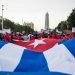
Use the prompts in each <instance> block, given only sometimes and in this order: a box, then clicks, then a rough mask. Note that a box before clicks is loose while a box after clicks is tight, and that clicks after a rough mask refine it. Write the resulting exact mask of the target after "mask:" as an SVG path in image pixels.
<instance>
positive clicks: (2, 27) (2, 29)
mask: <svg viewBox="0 0 75 75" xmlns="http://www.w3.org/2000/svg"><path fill="white" fill-rule="evenodd" d="M3 7H4V5H2V31H3V10H4V8H3Z"/></svg>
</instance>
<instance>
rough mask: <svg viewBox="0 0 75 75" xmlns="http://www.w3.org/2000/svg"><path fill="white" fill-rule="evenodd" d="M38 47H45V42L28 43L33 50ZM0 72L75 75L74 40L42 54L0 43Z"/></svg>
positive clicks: (55, 46) (57, 45)
mask: <svg viewBox="0 0 75 75" xmlns="http://www.w3.org/2000/svg"><path fill="white" fill-rule="evenodd" d="M39 45H46V42H45V41H43V40H42V41H41V40H40V41H35V42H34V43H30V46H33V47H34V49H35V48H37V46H39ZM41 47H43V46H41ZM0 71H9V72H60V73H65V74H72V75H75V38H74V39H71V40H68V41H65V42H62V43H61V44H56V45H54V46H53V47H52V48H49V49H48V50H45V51H43V52H37V51H36V50H35V51H32V50H30V49H28V48H25V47H22V46H19V45H15V44H12V43H7V42H4V41H0Z"/></svg>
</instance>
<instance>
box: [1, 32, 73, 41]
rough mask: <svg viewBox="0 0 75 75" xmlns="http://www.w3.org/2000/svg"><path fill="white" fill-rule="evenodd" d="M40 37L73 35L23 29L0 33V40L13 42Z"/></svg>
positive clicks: (71, 36) (68, 36)
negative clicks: (21, 30) (28, 31)
mask: <svg viewBox="0 0 75 75" xmlns="http://www.w3.org/2000/svg"><path fill="white" fill-rule="evenodd" d="M40 38H50V39H72V38H73V35H72V33H70V34H59V33H45V32H42V33H31V32H30V33H25V31H23V32H22V33H20V32H11V33H10V34H9V33H7V32H6V33H5V34H3V33H0V40H4V41H6V42H13V41H14V40H23V41H29V40H34V39H40Z"/></svg>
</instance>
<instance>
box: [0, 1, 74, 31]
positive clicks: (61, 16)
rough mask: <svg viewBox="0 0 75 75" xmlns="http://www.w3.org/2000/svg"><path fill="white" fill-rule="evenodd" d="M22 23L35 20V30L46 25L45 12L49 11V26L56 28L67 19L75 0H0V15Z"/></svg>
mask: <svg viewBox="0 0 75 75" xmlns="http://www.w3.org/2000/svg"><path fill="white" fill-rule="evenodd" d="M2 5H4V11H3V16H4V18H8V19H10V20H11V21H14V22H16V23H20V24H22V23H23V22H33V23H34V30H37V31H40V29H44V27H45V14H46V13H47V12H48V13H49V27H50V28H51V29H54V28H55V27H56V26H57V25H58V24H59V22H61V21H65V20H66V19H67V17H68V16H69V15H70V13H71V12H72V9H74V8H75V0H0V16H1V15H2Z"/></svg>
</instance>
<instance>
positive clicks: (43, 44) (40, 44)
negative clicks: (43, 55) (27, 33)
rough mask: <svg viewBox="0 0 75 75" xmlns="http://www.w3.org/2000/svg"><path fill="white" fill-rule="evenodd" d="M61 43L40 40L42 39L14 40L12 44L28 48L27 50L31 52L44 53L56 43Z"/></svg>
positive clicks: (58, 40)
mask: <svg viewBox="0 0 75 75" xmlns="http://www.w3.org/2000/svg"><path fill="white" fill-rule="evenodd" d="M61 41H62V40H61V39H49V38H42V39H35V40H30V41H20V40H14V44H17V45H20V46H22V47H25V48H28V49H29V50H32V51H36V52H44V51H46V50H48V49H49V48H52V47H53V46H54V45H55V44H57V43H58V42H59V43H61Z"/></svg>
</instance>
